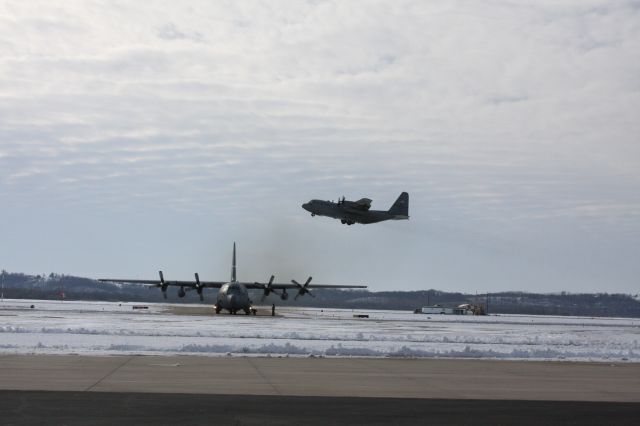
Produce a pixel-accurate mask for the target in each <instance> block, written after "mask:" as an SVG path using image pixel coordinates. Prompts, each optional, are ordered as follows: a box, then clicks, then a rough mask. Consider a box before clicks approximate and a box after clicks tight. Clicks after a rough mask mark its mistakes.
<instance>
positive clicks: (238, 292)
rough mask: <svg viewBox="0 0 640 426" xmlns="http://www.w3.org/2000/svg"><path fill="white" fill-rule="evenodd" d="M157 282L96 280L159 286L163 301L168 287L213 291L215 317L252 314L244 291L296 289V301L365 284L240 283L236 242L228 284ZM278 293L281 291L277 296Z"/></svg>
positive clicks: (282, 295)
mask: <svg viewBox="0 0 640 426" xmlns="http://www.w3.org/2000/svg"><path fill="white" fill-rule="evenodd" d="M159 274H160V279H159V280H128V279H111V278H101V279H99V280H98V281H102V282H112V283H133V284H149V285H150V286H151V287H159V288H160V290H162V294H163V295H164V298H165V299H166V298H167V288H168V287H169V286H177V287H180V289H179V290H178V296H179V297H184V296H185V294H186V292H187V291H189V290H195V291H196V292H197V293H198V295H199V296H200V300H204V297H203V295H202V291H203V290H204V289H205V288H217V289H219V290H218V296H217V298H216V304H215V306H214V307H215V310H216V314H219V313H220V311H221V310H222V309H225V310H227V311H229V313H231V314H236V313H237V312H238V311H244V313H245V314H247V315H249V314H250V313H252V312H253V313H254V314H255V313H256V310H255V308H253V306H252V304H253V302H252V301H251V299H249V292H248V291H247V289H260V290H262V300H264V299H265V297H267V296H269V295H270V294H271V293H275V294H277V295H279V296H280V298H281V299H282V300H287V299H288V298H289V293H287V289H296V290H298V292H297V294H296V295H295V297H294V300H295V299H298V297H299V296H304V295H305V294H308V295H310V296H312V297H315V296H314V295H313V293H311V291H310V289H312V288H367V286H366V285H331V284H311V277H309V278H307V281H306V282H305V283H304V284H300V283H298V282H297V281H296V280H291V284H280V283H274V282H273V279H274V276H273V275H271V278H270V279H269V282H268V283H267V284H263V283H258V282H253V283H243V282H240V281H237V280H236V243H233V261H232V264H231V281H200V277H199V276H198V273H197V272H196V274H195V281H165V279H164V276H163V274H162V271H159ZM278 290H282V292H281V293H278Z"/></svg>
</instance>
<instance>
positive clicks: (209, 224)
mask: <svg viewBox="0 0 640 426" xmlns="http://www.w3.org/2000/svg"><path fill="white" fill-rule="evenodd" d="M638 51H640V5H639V4H638V2H637V1H616V2H611V1H600V0H590V1H577V0H576V1H567V2H563V4H562V5H558V4H557V2H551V1H531V2H526V1H518V2H515V1H495V2H491V3H489V4H487V3H484V4H477V3H476V2H472V1H460V2H455V3H452V2H447V1H433V2H422V1H393V2H390V1H371V2H367V3H366V4H363V3H361V2H355V1H354V2H337V1H336V2H333V1H313V2H307V3H303V2H289V3H285V2H242V3H240V4H238V2H231V1H230V2H215V4H211V2H205V1H202V2H198V1H187V2H182V3H180V4H176V3H174V2H160V1H158V2H150V3H145V4H140V5H135V4H130V3H128V2H118V1H94V2H84V1H82V2H80V1H78V2H65V3H64V5H54V4H52V3H51V2H35V1H34V2H28V3H25V4H12V3H10V2H2V3H0V76H1V78H0V135H1V138H0V200H2V210H1V211H0V219H2V227H3V228H2V229H1V230H2V233H3V240H4V241H3V244H2V248H0V255H1V262H2V264H3V265H0V266H3V267H5V268H7V269H13V270H27V271H32V270H33V269H42V268H47V269H49V270H57V271H59V270H61V268H64V269H65V270H66V271H68V272H75V273H84V274H89V275H93V276H95V275H98V274H105V273H110V272H112V271H114V273H124V274H132V273H136V274H143V275H144V274H146V273H147V272H146V271H154V270H155V269H156V268H157V267H158V266H157V265H158V264H160V265H168V266H171V267H172V268H173V270H174V271H175V273H176V274H183V275H186V274H187V273H189V274H190V273H191V271H193V269H195V268H207V272H209V273H210V274H212V275H213V274H217V275H218V276H219V272H220V271H221V268H226V266H224V265H226V264H227V263H228V259H227V258H228V251H229V247H230V245H231V241H233V240H239V242H242V243H244V247H245V250H246V251H247V263H248V264H247V265H246V266H245V268H246V274H247V275H249V276H248V277H246V278H248V279H254V278H258V277H257V276H254V275H263V274H265V275H267V274H270V273H271V272H270V271H273V272H275V273H281V274H293V273H305V272H306V271H309V272H312V271H317V272H315V274H316V275H317V274H321V275H322V276H323V277H324V278H325V280H333V281H336V280H338V281H339V282H344V281H353V280H358V281H366V282H367V283H369V284H371V285H372V286H373V287H374V288H380V289H381V288H383V287H386V286H390V285H393V286H396V287H398V288H424V287H439V288H451V289H458V288H459V289H462V290H474V289H478V290H480V289H487V288H488V289H492V290H493V289H502V288H524V289H528V288H531V289H533V288H534V287H533V286H536V287H535V288H539V289H542V290H554V289H558V288H563V289H569V290H579V289H585V290H603V291H605V290H616V291H634V288H635V286H636V283H635V279H636V277H637V275H638V272H640V270H639V267H638V266H637V265H636V264H635V263H637V262H635V261H634V258H637V255H638V254H640V252H639V249H638V246H637V240H638V237H639V236H640V194H639V193H638V190H637V189H638V187H639V183H640V147H639V145H638V137H639V136H640V124H639V123H640V120H638V113H637V111H638V110H640V78H639V77H638V76H640V60H639V59H638V55H637V52H638ZM402 190H407V191H409V192H410V193H411V196H412V197H411V216H412V218H411V220H410V222H409V223H393V224H382V225H379V226H377V227H367V228H364V227H363V228H357V229H356V230H353V229H352V228H353V227H352V228H349V229H348V230H347V229H346V228H342V227H340V226H339V224H338V223H332V222H330V221H329V220H322V219H319V218H315V219H314V220H311V219H310V218H308V217H307V216H305V214H304V211H302V210H301V209H300V207H299V206H300V204H301V203H302V202H304V201H306V200H308V199H310V198H334V199H335V198H337V197H338V196H341V195H343V194H344V195H346V196H347V197H348V198H360V197H362V196H368V197H370V198H373V199H374V206H375V207H377V208H387V207H388V205H390V204H391V203H392V202H393V200H394V199H395V197H396V196H397V194H398V193H399V192H400V191H402ZM247 246H249V247H247ZM273 252H277V253H278V255H277V256H276V255H274V254H273ZM211 259H215V260H213V262H214V263H211ZM218 259H219V260H218ZM372 262H374V263H375V264H374V265H372ZM274 263H275V265H274ZM5 265H6V266H5ZM273 269H277V270H275V271H274V270H273ZM310 270H311V271H310ZM263 271H264V272H263ZM267 276H268V275H267ZM287 278H288V277H287ZM396 281H398V282H397V283H396Z"/></svg>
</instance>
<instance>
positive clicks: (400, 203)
mask: <svg viewBox="0 0 640 426" xmlns="http://www.w3.org/2000/svg"><path fill="white" fill-rule="evenodd" d="M389 213H390V214H392V215H394V216H396V218H397V219H409V194H408V193H406V192H403V193H402V194H400V196H399V197H398V199H397V200H396V202H395V203H393V205H392V206H391V208H390V209H389Z"/></svg>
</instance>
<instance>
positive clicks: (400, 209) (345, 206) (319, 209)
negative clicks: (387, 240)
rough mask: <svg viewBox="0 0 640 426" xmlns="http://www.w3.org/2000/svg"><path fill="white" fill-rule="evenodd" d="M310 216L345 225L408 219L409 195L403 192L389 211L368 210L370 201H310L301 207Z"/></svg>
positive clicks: (363, 199)
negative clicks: (337, 221)
mask: <svg viewBox="0 0 640 426" xmlns="http://www.w3.org/2000/svg"><path fill="white" fill-rule="evenodd" d="M302 208H303V209H305V210H306V211H308V212H310V213H311V216H315V215H318V216H328V217H332V218H334V219H340V222H342V223H343V224H346V225H353V224H354V223H363V224H366V223H376V222H382V221H384V220H401V219H409V194H408V193H406V192H403V193H402V194H400V196H399V197H398V199H397V200H396V202H395V203H393V205H392V206H391V208H390V209H389V210H369V209H370V208H371V200H370V199H368V198H361V199H360V200H358V201H347V200H345V199H344V197H342V199H341V200H338V202H337V203H334V202H332V201H322V200H311V201H309V202H308V203H305V204H303V205H302Z"/></svg>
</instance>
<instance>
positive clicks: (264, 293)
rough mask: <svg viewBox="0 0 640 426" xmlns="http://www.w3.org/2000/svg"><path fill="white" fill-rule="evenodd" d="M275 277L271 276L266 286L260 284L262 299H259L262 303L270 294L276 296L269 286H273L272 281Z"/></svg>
mask: <svg viewBox="0 0 640 426" xmlns="http://www.w3.org/2000/svg"><path fill="white" fill-rule="evenodd" d="M274 278H275V277H274V276H273V275H271V278H269V283H268V284H266V285H265V284H262V298H261V299H260V301H261V302H264V299H265V298H266V297H267V296H269V295H270V294H271V293H275V294H278V292H277V291H276V290H275V289H274V288H273V287H271V284H273V279H274ZM256 284H260V283H258V282H257V283H256Z"/></svg>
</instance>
